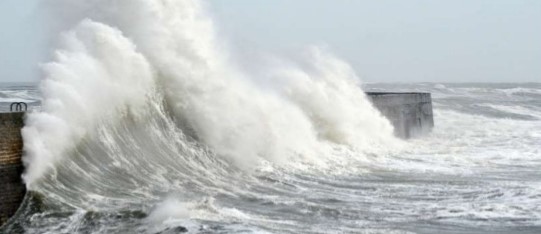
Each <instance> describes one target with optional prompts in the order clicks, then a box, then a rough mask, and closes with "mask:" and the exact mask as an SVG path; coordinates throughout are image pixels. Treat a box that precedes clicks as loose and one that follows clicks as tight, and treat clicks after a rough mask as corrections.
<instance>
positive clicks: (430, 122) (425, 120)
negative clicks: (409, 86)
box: [366, 92, 434, 139]
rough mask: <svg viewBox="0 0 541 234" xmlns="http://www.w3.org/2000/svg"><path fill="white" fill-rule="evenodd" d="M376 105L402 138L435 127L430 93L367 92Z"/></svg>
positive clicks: (418, 134) (410, 136)
mask: <svg viewBox="0 0 541 234" xmlns="http://www.w3.org/2000/svg"><path fill="white" fill-rule="evenodd" d="M366 94H367V95H368V97H369V98H370V99H371V101H372V103H373V104H374V106H375V107H376V108H377V109H378V110H379V111H380V112H381V113H382V114H383V115H384V116H385V117H387V119H389V121H391V123H392V124H393V126H394V128H395V135H396V136H397V137H400V138H405V139H408V138H412V137H417V136H421V135H424V134H426V133H428V132H430V131H431V130H432V128H433V127H434V117H433V114H432V96H431V94H430V93H391V92H367V93H366Z"/></svg>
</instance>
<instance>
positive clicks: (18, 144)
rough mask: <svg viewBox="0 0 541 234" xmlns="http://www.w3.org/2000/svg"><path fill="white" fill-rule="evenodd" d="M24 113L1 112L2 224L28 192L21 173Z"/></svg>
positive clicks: (0, 211) (0, 182)
mask: <svg viewBox="0 0 541 234" xmlns="http://www.w3.org/2000/svg"><path fill="white" fill-rule="evenodd" d="M23 117H24V113H22V112H20V113H0V225H2V224H4V223H5V222H6V221H7V220H8V219H9V217H11V216H12V215H13V214H14V213H15V212H16V211H17V209H18V208H19V205H20V204H21V202H22V200H23V198H24V195H25V193H26V189H25V185H24V184H23V182H22V179H21V174H22V172H23V165H22V162H21V157H22V147H23V140H22V136H21V128H22V127H23V125H24V121H23Z"/></svg>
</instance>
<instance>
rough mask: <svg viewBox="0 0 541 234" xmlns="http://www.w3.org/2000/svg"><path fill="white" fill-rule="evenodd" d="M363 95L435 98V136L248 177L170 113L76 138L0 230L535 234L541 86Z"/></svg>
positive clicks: (7, 98)
mask: <svg viewBox="0 0 541 234" xmlns="http://www.w3.org/2000/svg"><path fill="white" fill-rule="evenodd" d="M363 89H364V90H365V91H404V92H406V91H407V92H412V91H414V92H417V91H419V92H430V93H432V98H433V106H434V119H435V128H434V129H433V132H432V133H430V134H429V135H427V136H423V137H420V138H416V139H411V140H407V141H404V142H402V143H403V145H401V147H399V148H397V149H394V150H389V151H385V152H384V151H373V152H369V151H368V152H367V151H366V150H365V151H362V152H360V151H356V150H355V149H354V148H351V147H340V146H334V148H333V149H332V150H331V151H329V154H331V155H329V158H330V159H331V160H327V161H325V162H323V163H322V165H315V164H304V163H303V162H302V161H291V162H288V163H286V166H284V165H283V164H280V165H275V164H274V163H272V162H262V163H260V164H258V166H257V167H255V168H252V169H248V170H246V169H239V168H238V167H236V166H235V165H233V164H231V163H230V162H229V161H228V160H224V159H223V158H222V157H219V156H218V155H217V154H216V153H214V152H213V151H212V150H211V149H208V148H206V147H204V146H203V145H201V143H200V142H198V141H197V139H190V138H189V137H186V136H182V135H178V131H174V130H171V129H175V124H174V123H172V122H170V121H167V119H168V118H167V116H165V117H163V116H162V117H160V118H155V117H152V116H151V117H148V119H145V120H144V122H138V121H141V120H137V119H135V120H131V119H130V118H126V119H124V120H123V121H121V122H115V123H114V124H115V126H112V125H110V123H109V125H104V126H100V127H98V129H97V131H96V133H93V134H89V135H86V136H85V137H83V138H81V140H80V141H78V142H75V143H74V144H76V145H75V146H74V147H73V148H72V149H70V150H69V152H68V153H66V154H67V157H65V158H63V159H62V160H61V161H59V162H58V163H57V164H58V165H56V166H55V168H54V169H52V170H49V171H48V172H47V173H46V174H45V175H44V177H43V178H42V179H40V180H39V181H38V182H36V184H35V185H34V186H32V187H31V190H32V192H31V193H29V195H28V196H27V198H26V200H25V204H23V206H22V207H21V209H20V211H19V213H18V214H17V215H16V216H15V217H14V218H13V219H12V220H10V222H9V223H8V224H7V225H6V226H4V227H3V228H2V229H0V232H3V233H181V232H189V233H541V170H540V166H541V84H536V83H528V84H524V83H515V84H511V83H510V84H458V83H453V84H433V83H415V84H365V85H364V86H363ZM40 97H41V94H40V92H39V91H38V90H37V88H36V85H35V84H0V111H2V112H7V111H9V106H10V104H11V103H12V102H26V103H29V104H30V106H31V108H30V109H31V110H30V111H31V112H32V111H39V105H40V101H41V98H40ZM161 113H167V111H165V112H159V111H158V112H156V115H159V114H161ZM287 164H295V166H289V165H287Z"/></svg>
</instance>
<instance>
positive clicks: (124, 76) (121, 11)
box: [23, 0, 395, 184]
mask: <svg viewBox="0 0 541 234" xmlns="http://www.w3.org/2000/svg"><path fill="white" fill-rule="evenodd" d="M51 4H52V3H51ZM52 6H54V7H55V9H56V11H55V12H54V14H55V15H58V16H57V18H59V19H60V20H59V23H58V24H56V25H59V28H61V29H65V30H67V31H65V32H64V33H63V35H62V37H61V40H60V43H59V48H58V49H57V51H56V52H55V56H54V60H53V62H51V63H48V64H46V65H45V66H44V69H43V70H44V76H45V79H44V80H43V82H42V85H41V91H42V93H43V110H42V111H41V112H36V113H32V114H30V115H29V117H28V120H27V123H26V125H27V127H26V128H25V129H24V130H23V135H24V140H25V152H26V156H25V162H26V164H27V165H28V170H27V172H26V173H25V176H24V177H25V179H26V181H27V182H28V184H32V183H33V182H34V181H35V180H36V179H38V178H39V177H40V176H41V175H42V174H43V172H45V171H46V170H47V169H48V168H54V164H55V163H56V162H57V161H58V160H60V159H62V158H63V157H65V156H66V155H67V154H69V152H70V150H72V149H73V148H74V147H76V146H77V145H78V144H79V141H80V140H81V139H83V138H85V137H87V136H89V134H90V133H91V132H93V131H94V130H95V129H96V128H97V127H98V126H97V125H100V124H104V122H105V123H108V124H111V123H114V122H115V121H119V119H120V117H121V116H122V115H121V114H122V113H124V112H125V111H123V110H129V111H130V112H135V115H138V114H141V113H140V112H144V105H145V103H147V102H155V103H163V104H164V105H165V106H166V109H168V110H170V112H171V113H173V114H174V119H175V120H176V121H177V124H178V125H179V126H180V127H181V129H182V130H183V131H184V132H185V133H186V134H188V135H189V136H191V137H193V138H194V139H197V140H198V141H200V142H201V143H202V144H204V145H206V146H208V147H210V148H211V149H212V150H213V151H214V152H216V153H217V154H219V155H222V156H226V157H227V158H229V159H231V160H233V161H235V162H236V164H237V165H238V166H240V167H243V168H249V167H251V166H250V165H253V164H254V163H255V162H257V161H258V159H260V158H263V159H266V160H270V161H273V162H277V163H280V162H286V161H287V160H288V159H292V158H299V157H300V158H303V159H306V160H308V161H314V162H316V161H318V160H319V159H320V158H321V157H324V155H327V154H326V153H325V151H326V149H327V148H328V147H329V146H328V143H333V144H344V145H348V146H350V147H354V148H356V149H358V150H359V151H360V152H362V151H363V150H369V151H373V150H374V149H375V148H377V147H374V146H377V145H379V146H383V145H387V146H386V147H385V148H388V147H389V146H388V145H389V144H392V143H391V142H394V141H395V139H394V137H393V136H392V131H393V129H392V126H391V125H390V123H389V122H388V121H387V120H386V119H385V118H384V117H382V116H381V115H380V114H379V113H378V111H377V110H375V108H373V107H372V106H371V104H370V103H369V102H368V100H367V99H366V97H365V95H364V93H363V91H362V90H360V89H359V88H358V85H359V79H358V78H357V77H356V76H355V73H354V71H353V70H352V69H351V68H350V67H349V66H348V65H347V64H346V63H344V62H343V61H340V60H339V59H338V58H335V57H334V56H332V55H330V54H329V53H328V52H323V51H322V50H320V49H318V48H316V47H314V48H311V49H310V50H309V51H308V52H307V53H306V59H305V60H304V65H303V66H296V65H288V66H284V67H283V68H282V69H280V70H278V71H277V72H276V73H274V74H271V75H269V76H273V77H274V78H273V79H274V80H275V83H276V84H278V85H273V87H274V89H276V90H274V91H273V90H269V89H267V88H262V87H261V85H260V84H255V83H253V82H254V80H257V79H249V78H247V76H248V75H247V73H245V72H243V71H242V70H240V69H237V68H235V65H234V63H231V62H229V61H228V60H229V59H230V56H228V51H227V50H226V49H225V48H224V46H223V45H222V44H220V43H218V42H217V41H218V39H217V38H216V33H215V30H214V26H213V22H212V21H211V18H210V17H208V14H207V13H206V10H205V9H204V6H203V4H202V3H201V2H200V1H197V0H182V1H173V0H160V1H149V0H136V1H133V0H129V1H128V0H120V1H113V2H111V1H103V0H92V1H86V0H85V1H56V2H54V4H53V5H52ZM55 9H53V10H55ZM66 12H67V13H66ZM74 25H75V26H74ZM162 94H163V95H162ZM161 96H163V100H152V98H155V97H161ZM380 148H383V147H380Z"/></svg>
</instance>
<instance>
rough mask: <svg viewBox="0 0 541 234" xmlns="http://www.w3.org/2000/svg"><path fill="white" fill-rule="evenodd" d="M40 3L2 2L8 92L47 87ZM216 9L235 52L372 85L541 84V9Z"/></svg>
mask: <svg viewBox="0 0 541 234" xmlns="http://www.w3.org/2000/svg"><path fill="white" fill-rule="evenodd" d="M38 1H39V0H0V27H1V29H2V32H1V34H0V82H2V81H36V80H38V79H39V75H38V74H39V73H38V72H37V71H38V69H37V64H38V63H39V61H40V60H42V59H40V58H43V51H46V48H43V46H41V45H43V44H44V43H43V42H42V41H41V40H42V39H41V38H44V37H43V35H41V34H40V32H39V29H40V27H41V25H40V22H39V21H40V20H39V17H36V16H35V13H36V12H37V2H38ZM208 2H209V3H210V7H211V12H212V14H213V15H214V17H215V18H216V20H217V22H216V25H217V26H218V28H219V29H220V32H221V33H223V34H225V35H227V38H228V40H229V41H231V42H232V43H233V45H234V46H235V47H238V48H239V49H241V50H250V49H251V48H252V49H253V48H257V49H258V50H268V51H282V50H289V49H292V50H295V49H299V48H301V47H302V46H304V45H309V44H324V45H326V46H328V47H329V48H330V49H331V50H332V51H333V52H334V53H335V54H337V55H338V56H339V57H342V58H344V59H345V60H346V61H348V62H349V63H350V64H351V65H352V66H353V67H354V68H355V69H356V70H357V72H358V74H359V76H360V77H361V78H362V79H363V80H364V81H367V82H419V81H428V82H541V0H445V1H444V0H378V1H373V0H258V1H255V0H209V1H208ZM43 23H44V22H41V24H43ZM45 23H46V22H45Z"/></svg>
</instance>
